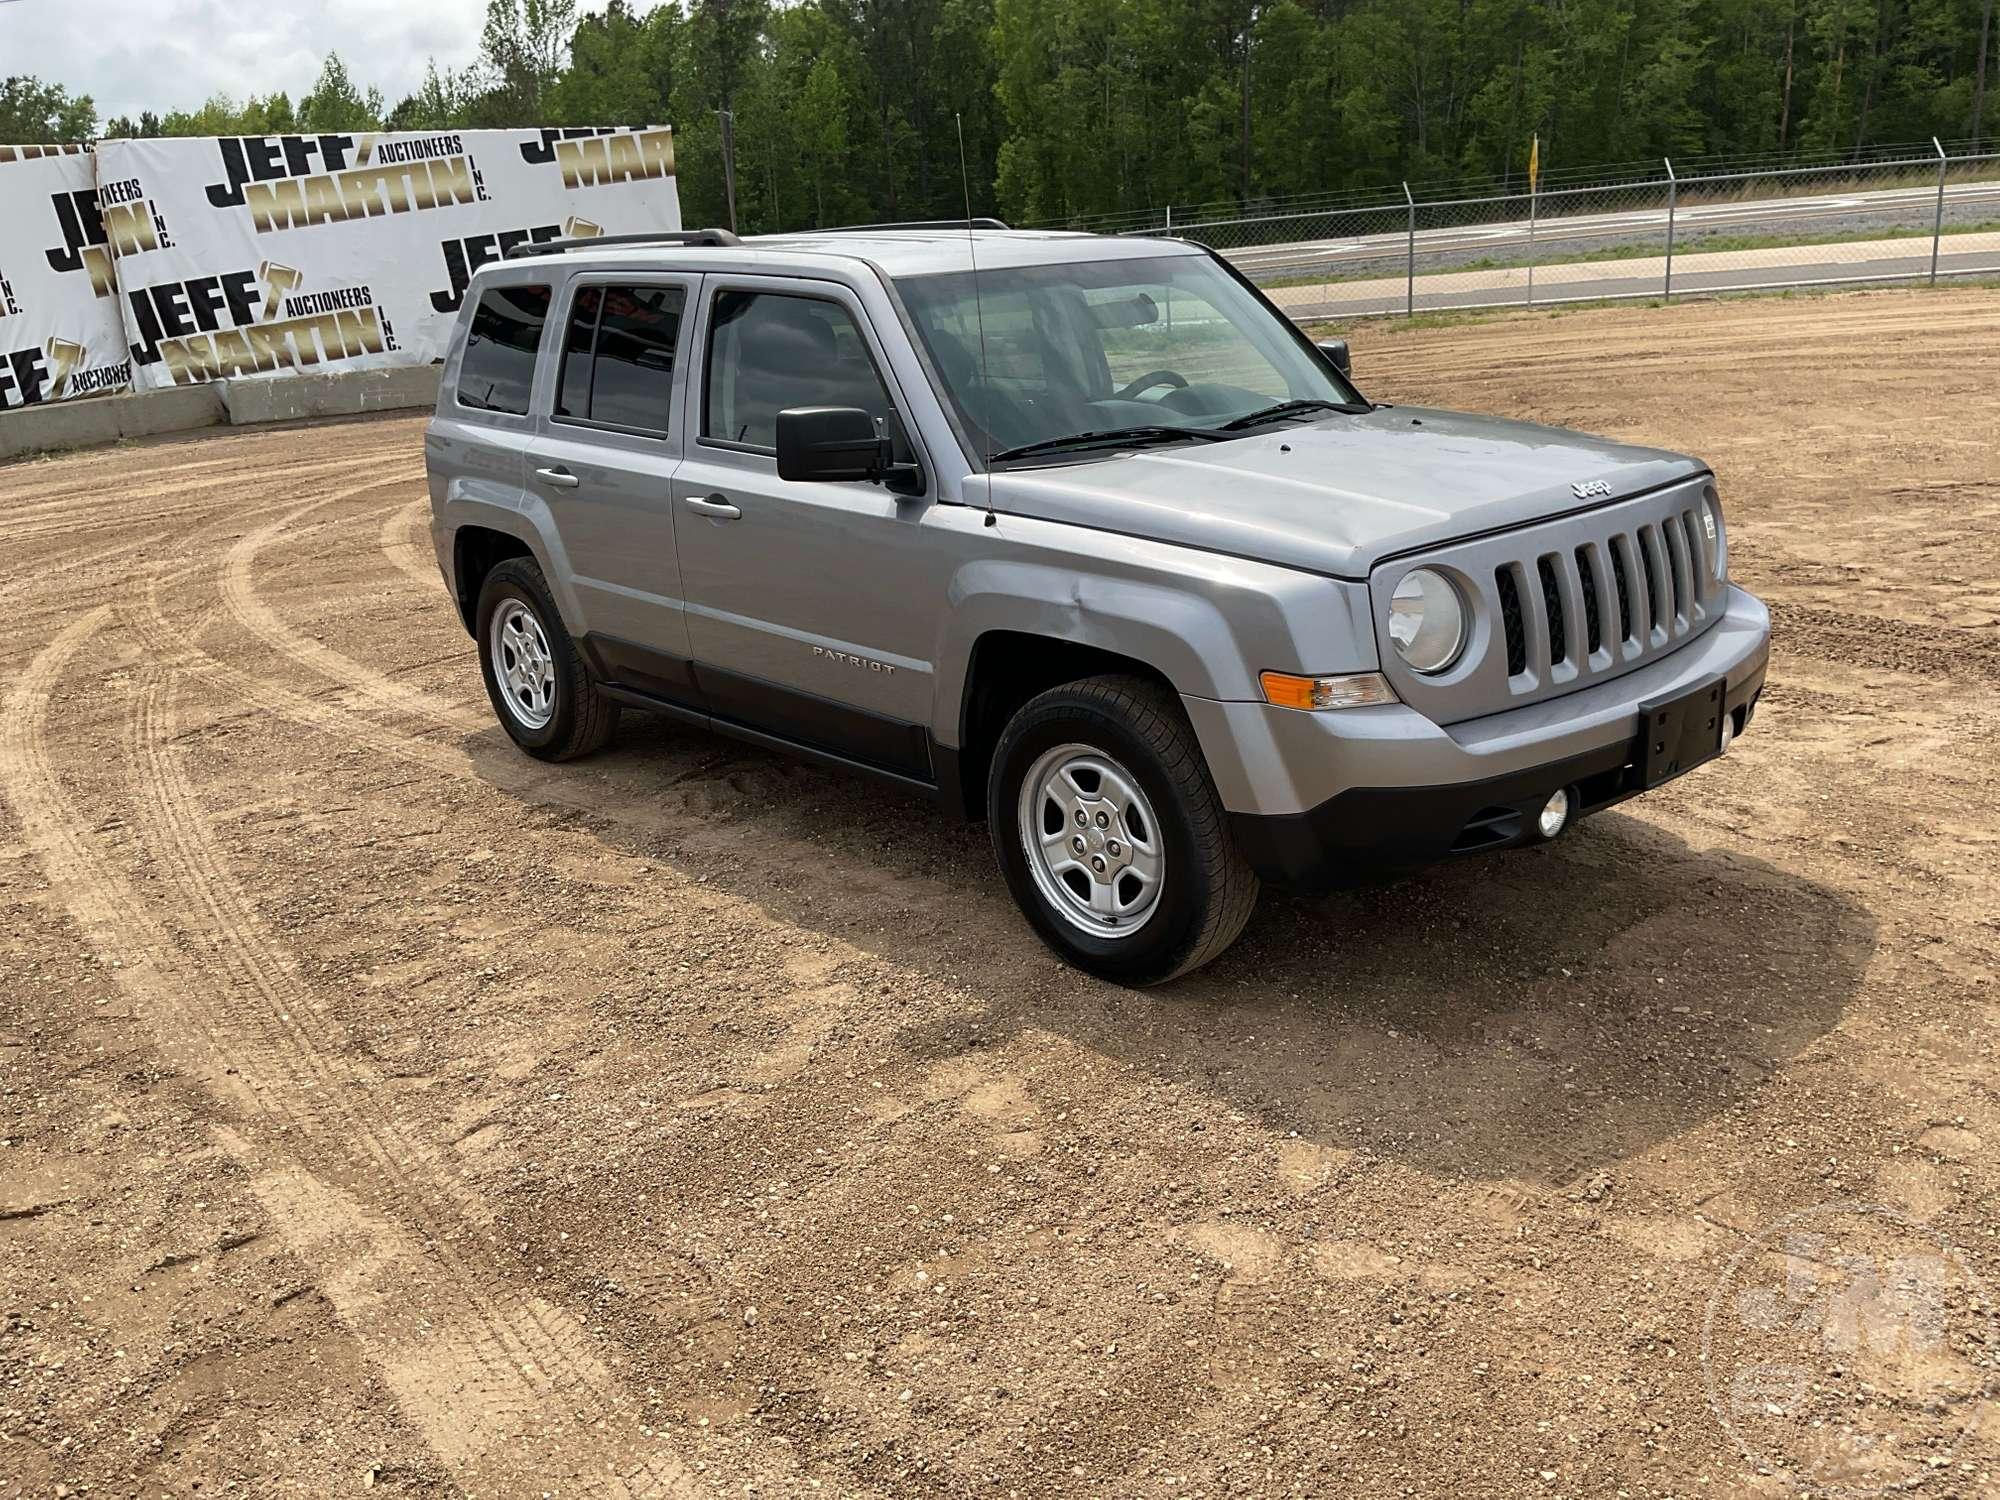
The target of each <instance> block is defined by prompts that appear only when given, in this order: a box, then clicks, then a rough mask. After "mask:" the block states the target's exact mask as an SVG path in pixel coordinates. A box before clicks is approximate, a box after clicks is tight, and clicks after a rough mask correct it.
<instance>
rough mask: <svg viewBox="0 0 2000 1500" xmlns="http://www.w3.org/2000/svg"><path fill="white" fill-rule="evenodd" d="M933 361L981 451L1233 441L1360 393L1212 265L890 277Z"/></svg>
mask: <svg viewBox="0 0 2000 1500" xmlns="http://www.w3.org/2000/svg"><path fill="white" fill-rule="evenodd" d="M896 287H897V290H898V291H899V292H900V293H901V294H902V297H903V300H904V303H905V305H906V306H907V307H908V308H909V310H910V315H911V319H912V321H913V322H914V323H915V325H916V329H917V334H918V337H919V338H921V339H922V340H923V343H924V347H925V349H926V350H927V351H928V352H929V354H930V356H931V361H932V363H933V364H934V365H935V366H936V368H937V370H938V372H939V373H940V375H941V376H942V377H943V383H944V386H945V394H946V395H947V396H948V397H949V398H950V400H951V402H952V405H953V406H954V408H955V409H956V410H957V412H958V414H959V417H960V419H961V421H962V422H963V423H964V425H965V427H966V429H967V431H968V432H969V433H970V434H971V435H972V436H973V437H974V439H975V440H976V442H977V443H978V445H979V447H980V448H981V449H982V450H984V452H985V453H987V454H991V455H995V456H1001V457H1004V456H1006V455H1007V453H1008V450H1010V449H1016V448H1033V447H1036V446H1037V445H1046V444H1049V443H1054V442H1061V441H1063V440H1064V439H1067V438H1073V437H1076V436H1078V435H1082V434H1111V433H1118V432H1128V433H1129V432H1136V431H1144V432H1146V433H1147V434H1149V435H1150V436H1151V437H1152V438H1154V439H1160V438H1162V437H1165V438H1166V439H1168V440H1171V439H1172V438H1173V437H1174V435H1175V434H1177V433H1184V434H1186V435H1187V439H1188V440H1189V441H1196V440H1200V439H1202V438H1205V437H1206V438H1211V439H1218V438H1221V437H1223V436H1228V435H1233V434H1234V433H1235V432H1236V431H1238V430H1241V429H1242V428H1243V426H1244V425H1245V424H1246V423H1255V422H1258V421H1260V420H1262V417H1261V415H1260V414H1262V413H1265V412H1269V411H1270V410H1271V409H1272V408H1273V407H1276V406H1279V405H1281V404H1286V403H1303V404H1305V405H1307V406H1309V407H1312V406H1325V407H1327V408H1329V409H1339V410H1348V409H1354V408H1355V407H1357V406H1358V405H1359V399H1360V398H1359V397H1358V396H1357V395H1356V394H1355V392H1354V391H1353V390H1352V389H1351V388H1350V387H1348V386H1347V385H1346V384H1345V383H1344V382H1342V381H1341V380H1340V379H1339V377H1338V376H1336V375H1334V374H1333V373H1332V372H1331V371H1329V370H1328V369H1327V367H1326V365H1325V363H1324V361H1322V360H1321V359H1320V358H1319V357H1318V356H1317V355H1316V354H1315V353H1314V351H1313V350H1311V349H1310V348H1309V347H1307V346H1306V345H1305V344H1304V343H1303V342H1302V341H1301V339H1300V338H1299V337H1298V335H1297V334H1296V333H1295V332H1294V331H1293V330H1292V329H1291V328H1290V327H1289V326H1288V325H1287V324H1286V323H1285V322H1284V320H1283V319H1282V318H1281V317H1279V316H1278V315H1277V314H1275V313H1273V312H1272V311H1271V309H1270V308H1269V307H1267V306H1265V305H1264V304H1262V303H1260V302H1259V301H1258V300H1257V299H1256V297H1255V296H1253V295H1252V294H1251V293H1250V292H1249V291H1247V290H1246V289H1245V288H1244V287H1243V286H1242V284H1241V283H1239V282H1238V281H1236V280H1235V279H1234V278H1233V277H1231V276H1230V275H1229V274H1228V273H1227V272H1225V271H1224V270H1222V269H1221V268H1220V267H1218V266H1217V265H1215V264H1214V262H1212V261H1211V260H1209V259H1208V258H1207V257H1205V256H1196V255H1174V256H1161V257H1158V258H1151V257H1148V258H1143V259H1142V258H1134V259H1117V260H1102V261H1084V262H1069V263H1065V264H1053V265H1031V266H1012V267H1001V268H999V269H996V270H984V269H982V270H981V271H980V273H979V275H978V277H977V278H976V279H975V278H974V276H973V275H972V273H971V272H970V270H966V271H952V272H945V273H943V274H937V275H928V276H912V277H902V278H898V280H897V283H896Z"/></svg>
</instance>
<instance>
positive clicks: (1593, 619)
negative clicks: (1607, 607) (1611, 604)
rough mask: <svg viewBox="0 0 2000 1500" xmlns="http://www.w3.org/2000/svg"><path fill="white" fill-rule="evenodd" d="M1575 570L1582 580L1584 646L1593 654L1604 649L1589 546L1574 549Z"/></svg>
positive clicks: (1595, 581) (1601, 611)
mask: <svg viewBox="0 0 2000 1500" xmlns="http://www.w3.org/2000/svg"><path fill="white" fill-rule="evenodd" d="M1576 571H1577V576H1578V577H1580V578H1581V579H1582V580H1583V630H1584V648H1585V649H1586V650H1587V651H1589V652H1590V654H1591V655H1592V656H1595V655H1597V653H1598V652H1600V651H1602V650H1603V649H1604V611H1603V608H1602V607H1601V605H1600V604H1599V602H1598V598H1597V567H1596V565H1595V564H1594V563H1592V562H1591V560H1590V548H1588V547H1579V548H1577V549H1576Z"/></svg>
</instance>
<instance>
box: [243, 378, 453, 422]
mask: <svg viewBox="0 0 2000 1500" xmlns="http://www.w3.org/2000/svg"><path fill="white" fill-rule="evenodd" d="M216 389H218V390H219V391H221V393H222V405H223V408H224V409H225V410H226V411H227V412H228V413H229V422H230V425H231V426H234V427H242V426H246V425H247V424H249V423H252V422H297V421H302V420H304V419H306V418H310V417H352V416H358V415H360V414H361V413H362V412H369V411H399V410H402V409H404V408H406V407H417V406H435V405H436V404H437V393H438V366H436V365H418V366H416V367H414V368H412V369H405V370H363V371H357V372H354V373H350V374H344V375H288V376H281V377H279V378H278V379H276V380H224V381H219V382H217V385H216Z"/></svg>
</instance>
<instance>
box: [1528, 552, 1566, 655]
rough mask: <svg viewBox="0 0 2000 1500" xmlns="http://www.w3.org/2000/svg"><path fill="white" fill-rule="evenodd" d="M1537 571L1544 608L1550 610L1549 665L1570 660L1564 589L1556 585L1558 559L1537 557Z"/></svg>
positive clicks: (1545, 556)
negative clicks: (1564, 616)
mask: <svg viewBox="0 0 2000 1500" xmlns="http://www.w3.org/2000/svg"><path fill="white" fill-rule="evenodd" d="M1535 572H1536V573H1537V575H1539V576H1540V578H1541V580H1542V608H1543V609H1545V610H1546V611H1548V620H1549V665H1550V666H1552V667H1553V666H1554V665H1555V663H1557V662H1559V661H1568V660H1569V632H1568V631H1567V630H1566V629H1565V628H1564V626H1565V624H1566V621H1565V620H1564V618H1563V597H1562V590H1561V589H1560V588H1559V587H1557V585H1556V560H1555V558H1554V557H1553V556H1551V555H1546V554H1545V555H1543V556H1542V557H1538V558H1536V559H1535Z"/></svg>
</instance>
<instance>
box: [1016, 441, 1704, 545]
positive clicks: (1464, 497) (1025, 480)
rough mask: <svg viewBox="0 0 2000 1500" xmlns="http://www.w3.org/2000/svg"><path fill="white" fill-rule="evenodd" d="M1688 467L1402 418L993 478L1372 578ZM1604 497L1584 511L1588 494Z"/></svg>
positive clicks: (1043, 501) (1064, 517)
mask: <svg viewBox="0 0 2000 1500" xmlns="http://www.w3.org/2000/svg"><path fill="white" fill-rule="evenodd" d="M1705 472H1706V469H1705V466H1704V465H1702V464H1700V463H1698V462H1696V461H1695V460H1694V459H1691V458H1686V457H1683V456H1682V455H1680V454H1676V453H1664V452H1661V451H1659V450H1657V449H1652V448H1634V447H1629V446H1627V445H1626V444H1623V443H1614V442H1611V441H1609V440H1607V439H1604V438H1594V437H1586V436H1584V435H1582V434H1581V433H1575V432H1565V431H1563V430H1562V429H1560V428H1555V427H1537V426H1534V425H1532V424H1530V423H1526V422H1508V421H1502V420H1500V419H1499V418H1495V417H1474V416H1466V415H1464V414H1462V413H1459V412H1446V411H1431V410H1428V409H1426V408H1423V407H1415V406H1397V407H1387V408H1384V409H1381V410H1378V411H1371V412H1367V413H1365V414H1363V415H1359V416H1340V415H1329V416H1327V417H1325V418H1324V419H1321V420H1318V421H1315V422H1311V423H1307V424H1300V423H1277V424H1274V425H1272V426H1270V427H1267V428H1262V429H1260V430H1258V431H1257V432H1255V433H1251V434H1247V435H1246V436H1244V437H1241V438H1237V439H1234V440H1231V441H1228V442H1221V443H1188V444H1185V445H1183V446H1180V447H1175V448H1165V449H1157V450H1144V451H1140V452H1134V453H1125V454H1118V455H1116V456H1113V457H1108V458H1084V459H1079V460H1077V461H1075V462H1059V463H1055V464H1052V465H1050V466H1049V467H1047V468H1036V469H1012V470H1000V471H997V472H995V473H994V474H993V475H992V476H991V480H992V505H993V508H994V509H995V510H997V511H1000V512H1001V513H1002V514H1009V515H1021V516H1034V517H1036V518H1038V519H1041V520H1047V521H1060V522H1064V523H1067V524H1069V525H1074V526H1089V527H1092V528H1094V529H1097V530H1100V531H1115V532H1120V533H1123V534H1124V535H1127V536H1142V537H1148V538H1151V539H1153V540H1156V541H1162V542H1174V543H1178V544H1180V545H1182V546H1188V547H1200V548H1202V549H1204V550H1206V551H1210V552H1222V553H1227V554H1229V555H1231V556H1234V557H1248V558H1254V559H1256V560H1257V561H1259V562H1270V563H1278V564H1280V565H1282V566H1285V567H1292V568H1303V569H1306V570H1307V571H1309V572H1314V573H1324V574H1327V575H1330V576H1332V577H1336V578H1366V577H1367V576H1368V573H1369V570H1370V569H1372V568H1373V567H1374V566H1375V565H1376V564H1377V563H1378V562H1381V561H1382V560H1383V559H1384V558H1387V557H1391V556H1394V555H1396V554H1398V553H1402V552H1409V551H1412V550H1414V549H1417V548H1422V547H1429V546H1433V545H1436V544H1438V543H1441V542H1449V541H1457V540H1460V539H1462V538H1465V537H1469V536H1477V535H1480V534H1482V533H1485V532H1490V531H1500V530H1505V529H1507V528H1509V527H1513V526H1520V525H1524V524H1526V523H1528V522H1532V521H1546V520H1549V519H1551V518H1552V517H1555V516H1560V515H1565V514H1568V513H1570V512H1573V511H1579V510H1590V509H1594V508H1595V507H1597V506H1599V505H1606V504H1609V503H1611V502H1612V501H1615V500H1622V499H1625V498H1627V497H1629V496H1632V495H1636V494H1641V493H1644V492H1645V491H1647V490H1651V489H1657V488H1659V487H1660V486H1661V485H1665V484H1669V483H1672V482H1674V481H1675V480H1679V479H1684V478H1686V477H1688V476H1689V475H1692V474H1700V473H1705ZM1599 483H1602V484H1607V485H1609V486H1610V488H1609V490H1608V491H1599V492H1597V493H1594V494H1590V495H1583V496H1580V495H1579V494H1578V493H1577V491H1576V488H1575V486H1580V485H1595V484H1599Z"/></svg>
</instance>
